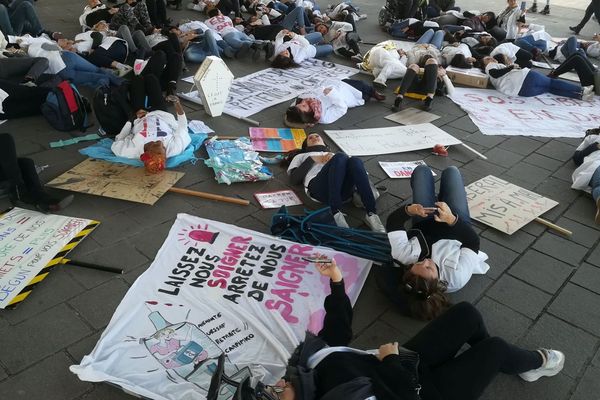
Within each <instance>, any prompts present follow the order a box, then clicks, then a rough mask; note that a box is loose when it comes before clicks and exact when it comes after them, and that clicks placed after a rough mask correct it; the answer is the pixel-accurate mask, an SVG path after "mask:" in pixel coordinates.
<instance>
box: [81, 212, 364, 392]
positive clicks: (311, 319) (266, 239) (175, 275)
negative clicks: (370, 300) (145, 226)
mask: <svg viewBox="0 0 600 400" xmlns="http://www.w3.org/2000/svg"><path fill="white" fill-rule="evenodd" d="M315 252H319V253H321V254H324V255H326V256H327V257H332V258H334V259H335V260H336V262H337V263H338V265H339V266H340V268H341V269H342V271H343V273H344V280H345V284H346V291H347V292H348V295H349V297H350V299H351V301H352V303H354V302H355V301H356V299H357V297H358V294H359V293H360V290H361V288H362V286H363V284H364V282H365V279H366V277H367V274H368V272H369V269H370V266H371V262H370V261H367V260H364V259H360V258H356V257H353V256H349V255H347V254H345V253H340V252H337V251H335V250H332V249H328V248H319V247H314V246H311V245H305V244H298V243H293V242H289V241H286V240H282V239H278V238H275V237H272V236H269V235H265V234H262V233H258V232H255V231H251V230H248V229H242V228H239V227H236V226H233V225H229V224H224V223H221V222H216V221H211V220H208V219H203V218H198V217H194V216H191V215H187V214H179V215H178V217H177V220H176V221H175V223H174V224H173V227H172V228H171V231H170V232H169V235H168V237H167V239H166V241H165V243H164V244H163V246H162V248H161V249H160V250H159V252H158V254H157V256H156V258H155V260H154V262H153V263H152V265H151V266H150V267H149V268H148V270H147V271H146V272H144V273H143V274H142V275H141V276H140V277H139V278H138V279H137V281H136V282H135V283H134V284H133V285H132V286H131V289H130V290H129V291H128V292H127V294H126V295H125V297H124V298H123V300H122V302H121V304H120V305H119V306H118V307H117V310H116V311H115V314H114V315H113V317H112V319H111V321H110V323H109V324H108V326H107V328H106V330H105V331H104V333H103V334H102V337H101V338H100V340H99V342H98V343H97V344H96V347H95V348H94V350H93V351H92V353H91V354H89V355H87V356H85V357H84V358H83V360H82V361H81V363H80V365H74V366H72V367H71V371H72V372H74V373H76V374H77V375H78V376H79V378H80V379H82V380H85V381H92V382H99V381H108V382H110V383H113V384H116V385H119V386H121V387H122V388H124V389H125V390H127V391H130V392H133V393H136V394H138V395H140V396H145V397H148V398H152V399H177V400H180V399H192V398H193V399H204V398H206V394H207V390H208V387H209V384H210V379H211V377H212V374H213V372H214V371H215V369H216V366H217V359H218V357H219V356H220V355H221V354H223V353H224V354H225V356H226V365H225V375H227V376H228V377H231V378H232V379H234V380H241V378H242V377H244V376H251V377H252V382H253V383H255V382H256V381H257V380H258V379H260V380H262V381H263V382H265V383H270V384H272V383H275V382H276V381H277V380H278V379H279V378H280V377H281V376H283V373H284V371H285V364H286V362H287V359H288V357H289V356H290V352H291V351H292V350H293V349H294V348H295V347H296V346H297V345H298V343H299V341H301V340H303V339H304V336H305V331H306V330H307V329H308V330H310V331H313V332H318V330H319V329H320V328H321V327H322V323H323V318H324V314H325V310H324V309H323V301H324V298H325V296H326V295H327V294H328V293H329V292H330V289H329V282H328V279H326V278H325V277H323V276H321V275H320V274H319V273H318V272H317V270H316V268H315V266H314V265H313V263H311V262H308V261H306V260H304V259H303V258H304V257H310V256H311V255H313V254H314V253H315ZM233 391H234V389H233V388H232V387H225V388H224V389H223V391H222V392H221V393H220V396H219V399H229V398H231V396H232V395H233Z"/></svg>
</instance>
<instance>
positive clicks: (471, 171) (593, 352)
mask: <svg viewBox="0 0 600 400" xmlns="http://www.w3.org/2000/svg"><path fill="white" fill-rule="evenodd" d="M468 1H469V3H468V4H465V6H467V7H466V8H471V9H473V8H479V9H482V8H486V7H488V6H489V7H491V5H494V7H495V8H494V10H496V11H499V10H500V7H501V6H502V3H503V2H502V1H500V0H494V1H492V2H485V4H486V5H485V6H481V4H484V3H483V2H481V1H480V2H476V1H474V0H468ZM542 1H543V0H542ZM82 3H84V2H83V0H81V1H72V0H40V1H38V2H37V3H36V7H37V8H38V10H39V14H40V15H41V16H42V19H43V21H44V23H45V25H46V26H47V28H48V29H52V30H61V31H62V32H64V33H68V34H74V33H76V32H77V29H78V28H77V26H76V22H75V21H76V19H77V17H78V16H79V14H80V11H81V9H82V8H83V4H82ZM357 3H358V5H359V6H361V8H362V12H366V13H367V14H368V15H369V17H368V19H367V20H365V21H361V22H360V23H359V31H360V32H361V36H363V39H364V40H365V41H368V42H375V41H379V40H381V39H383V38H385V35H384V34H383V33H382V32H381V31H380V30H379V28H378V27H377V22H376V20H377V11H378V9H379V7H380V6H381V4H380V3H375V2H368V1H361V2H357ZM458 3H459V4H460V3H461V2H460V1H459V2H458ZM555 3H557V4H556V5H553V6H552V15H550V16H549V17H543V16H539V15H536V16H535V18H536V22H537V23H541V24H545V25H546V26H547V27H548V30H549V31H550V32H551V33H552V34H554V35H555V36H567V35H568V28H567V27H568V26H569V25H573V24H574V23H575V22H577V20H578V19H579V18H580V16H581V14H582V11H581V10H580V9H579V10H578V9H568V8H561V7H559V6H558V2H555ZM478 5H479V6H478ZM577 6H578V7H579V8H583V7H584V6H585V4H583V3H582V2H581V1H578V2H577ZM170 14H171V16H173V17H174V18H175V19H179V18H184V17H186V18H189V17H192V16H193V14H192V13H191V12H189V11H181V12H175V11H170ZM595 30H598V24H597V23H596V22H594V21H590V23H589V24H588V26H587V27H586V30H584V31H583V32H582V33H583V34H584V37H586V36H587V37H589V36H590V35H591V34H592V33H593V32H594V31H595ZM335 61H336V62H343V61H342V60H340V59H337V58H336V59H335ZM228 64H229V65H230V68H231V70H232V71H233V73H234V74H235V76H242V75H245V74H248V73H251V72H254V71H256V70H258V69H260V68H264V67H265V65H262V64H261V63H259V64H252V63H247V62H240V61H234V62H228ZM189 68H190V71H189V72H188V74H191V72H192V71H194V70H195V68H196V66H193V65H190V66H189ZM361 76H362V75H361ZM362 77H363V78H361V79H367V78H366V77H364V76H362ZM390 86H393V85H390ZM184 87H186V85H184V84H183V83H182V84H181V88H182V89H183V88H184ZM387 94H388V96H390V97H391V95H392V92H391V88H388V90H387ZM390 102H391V101H389V100H388V102H387V104H385V105H382V104H376V103H370V104H368V105H366V106H365V107H361V108H358V109H353V110H350V112H349V113H348V114H347V115H346V117H344V118H342V119H341V120H340V121H339V122H337V123H335V124H333V128H352V127H359V128H364V127H383V126H392V125H393V123H391V122H389V121H387V120H385V119H383V116H385V115H387V114H389V112H390V111H389V105H390ZM187 106H188V108H187V112H188V115H189V116H190V117H191V118H193V119H201V120H203V121H205V122H206V123H207V124H208V125H209V126H211V127H212V128H213V129H215V130H216V131H217V132H218V133H220V134H224V135H244V134H246V133H247V128H248V127H247V126H246V125H245V124H244V123H242V122H240V121H238V120H236V119H233V118H230V117H227V116H223V117H219V118H210V117H208V116H206V115H205V114H204V112H203V111H201V110H198V108H197V107H196V106H194V105H189V104H188V105H187ZM284 109H285V105H279V106H276V107H272V108H270V109H268V110H266V111H264V112H261V113H259V114H257V115H256V116H254V117H255V118H256V119H258V120H260V121H261V123H262V125H263V126H267V127H268V126H281V124H282V113H283V110H284ZM433 112H434V113H436V114H438V115H440V116H441V118H440V119H438V120H437V121H435V122H434V124H435V125H437V126H440V127H441V128H442V129H444V130H446V131H447V132H449V133H450V134H452V135H454V136H456V137H457V138H459V139H461V140H463V141H464V142H465V143H467V144H469V145H470V146H472V147H474V148H475V149H477V150H478V151H480V152H482V153H484V154H485V155H486V156H487V157H488V160H487V161H483V160H480V159H476V158H474V156H473V155H472V154H471V153H469V152H467V151H466V150H463V149H462V148H452V149H450V157H449V158H441V157H435V156H432V155H430V154H429V152H428V151H420V152H415V153H411V154H398V155H392V156H385V157H371V158H365V163H366V165H367V169H368V171H369V172H370V174H371V175H372V176H373V177H374V178H375V179H376V181H377V182H376V183H377V185H384V186H386V187H387V188H388V191H387V192H386V193H385V194H383V195H382V197H381V199H380V200H379V201H378V206H379V209H380V211H381V214H382V216H383V218H385V217H386V216H387V215H388V214H389V213H390V212H391V211H392V210H394V209H395V208H397V207H398V206H399V205H400V204H401V203H402V202H403V201H404V200H406V199H407V197H408V196H409V193H410V190H409V185H408V182H407V181H406V180H394V181H392V180H389V179H385V177H384V175H383V173H382V171H381V169H380V168H379V167H378V165H377V161H378V160H410V159H425V161H426V162H427V163H428V164H430V165H431V166H432V167H434V168H435V169H436V170H441V169H443V168H445V167H446V166H449V165H456V166H458V167H459V168H460V169H461V171H462V172H463V173H464V176H465V180H466V182H467V183H470V182H472V181H474V180H477V179H479V178H481V177H483V176H485V175H487V174H490V173H492V174H494V175H497V176H500V177H502V178H504V179H506V180H509V181H511V182H513V183H516V184H519V185H522V186H524V187H526V188H527V189H530V190H534V191H536V192H538V193H541V194H543V195H546V196H548V197H550V198H553V199H555V200H556V201H558V202H560V204H559V205H558V206H557V207H555V208H554V209H552V210H551V211H549V212H548V213H547V214H546V215H545V216H544V217H545V218H547V219H549V220H551V221H553V222H556V223H557V224H559V225H561V226H563V227H565V228H568V229H570V230H572V231H573V236H572V237H571V238H570V239H565V238H564V237H562V236H559V235H557V234H555V233H553V232H552V231H549V230H547V229H546V228H545V227H544V226H542V225H540V224H537V223H531V224H529V225H527V226H525V227H524V228H523V229H521V230H520V231H518V232H516V233H515V234H514V235H512V236H507V235H504V234H501V233H499V232H497V231H495V230H494V229H491V228H487V227H485V226H483V225H480V224H476V227H477V230H478V231H479V232H480V233H481V237H482V249H483V250H484V251H485V252H487V253H488V254H489V256H490V265H491V269H490V271H489V272H488V274H487V275H485V276H475V277H474V278H473V279H472V280H471V281H470V282H469V284H468V285H467V287H466V288H464V289H463V290H461V291H460V292H459V293H458V294H456V295H453V296H452V298H453V300H454V301H459V300H467V301H471V302H473V303H475V304H476V305H477V307H478V308H479V309H480V310H481V311H482V312H483V315H484V317H485V321H486V322H487V323H488V325H489V327H490V331H491V332H492V333H493V334H496V335H500V336H503V337H505V338H507V339H509V340H512V341H515V342H517V343H520V344H522V345H526V346H531V347H533V348H535V347H537V346H544V347H552V348H557V349H561V350H562V351H564V352H565V354H566V357H567V358H566V364H565V368H564V370H563V372H562V373H561V374H559V375H558V376H556V377H553V378H550V379H548V378H543V379H541V380H539V381H538V382H535V383H525V382H523V381H521V380H519V379H518V378H515V377H510V376H499V377H498V378H497V379H496V380H495V382H494V383H493V384H492V385H491V386H490V387H489V389H488V390H487V392H486V393H485V395H484V396H483V398H484V399H486V400H505V399H506V400H508V399H511V400H514V399H547V400H567V399H574V400H575V399H577V400H579V399H588V400H589V399H598V398H600V395H598V393H600V380H599V379H598V377H599V376H600V351H599V347H600V247H598V242H599V241H600V229H598V227H597V226H595V225H594V223H593V215H594V211H595V210H594V205H593V204H592V201H591V200H590V198H589V197H588V196H587V195H585V194H583V193H581V192H576V191H573V190H571V189H570V176H571V172H572V170H573V165H572V163H571V162H570V156H571V154H572V152H573V150H574V148H575V147H576V145H577V144H578V142H579V140H577V139H554V140H549V139H546V138H537V137H536V138H530V137H504V136H483V135H482V134H481V133H479V132H478V129H477V127H476V126H475V125H473V123H472V122H471V121H470V119H469V118H468V117H467V116H466V115H465V113H464V112H463V111H462V110H460V109H459V108H458V107H457V106H456V105H454V104H453V103H452V102H451V101H450V100H448V99H444V98H441V99H436V101H435V102H434V106H433ZM0 129H1V130H2V131H6V132H12V133H13V134H14V136H15V138H16V141H17V145H18V150H19V153H20V154H25V155H28V156H31V157H32V158H33V159H34V160H36V162H37V163H38V164H39V165H46V164H47V165H49V168H48V169H46V170H45V171H44V172H43V173H42V178H43V179H44V180H50V179H52V178H54V177H56V176H58V175H59V174H61V173H63V172H64V171H66V170H67V169H69V168H71V167H72V166H74V165H76V164H77V163H79V162H81V161H82V160H83V159H84V157H82V156H81V155H80V154H79V153H78V152H77V150H78V148H80V147H83V146H84V144H83V145H74V146H68V147H64V148H60V149H52V150H50V148H49V145H48V143H49V142H50V141H54V140H58V139H67V138H69V135H67V134H64V133H59V132H56V131H54V130H52V129H51V128H50V127H49V126H48V125H47V123H46V122H45V121H44V120H43V119H42V118H41V117H40V118H29V119H23V120H16V121H9V122H7V123H6V124H4V125H3V126H2V127H1V128H0ZM317 130H319V129H317ZM179 170H181V171H184V172H185V173H186V175H185V177H184V178H183V179H182V181H181V182H180V183H179V184H178V185H179V186H184V187H187V188H190V189H194V190H202V191H208V192H217V193H222V194H225V195H234V194H240V195H242V196H243V197H245V198H248V199H252V193H254V192H256V191H261V190H268V189H276V188H277V189H278V188H286V187H287V186H288V185H287V182H286V178H285V174H284V171H283V170H281V169H280V168H278V167H275V168H274V172H275V177H274V179H273V180H272V181H270V182H267V183H253V184H235V185H232V186H224V185H218V184H217V183H216V182H215V180H214V176H213V173H212V171H211V170H209V169H208V168H206V167H204V166H202V165H201V164H197V165H187V166H185V167H182V168H179ZM7 206H8V202H7V200H6V199H1V200H0V207H1V208H5V207H7ZM179 212H186V213H190V214H194V215H198V216H202V217H208V218H212V219H216V220H219V221H224V222H228V223H232V224H236V225H239V226H242V227H245V228H250V229H255V230H258V231H261V232H268V223H269V219H270V214H271V213H270V212H269V211H263V210H260V208H259V207H258V206H257V204H256V203H255V201H254V200H252V204H251V205H250V206H248V207H242V206H235V205H229V204H222V203H214V202H210V201H203V200H200V199H195V198H190V197H185V196H180V195H176V194H172V193H169V194H167V195H166V196H164V197H163V198H162V199H161V200H159V201H158V202H157V203H156V204H155V205H154V206H152V207H150V206H145V205H139V204H134V203H129V202H125V201H117V200H111V199H107V198H101V197H94V196H88V195H81V194H77V195H76V198H75V201H74V203H73V204H72V205H71V206H70V207H69V208H68V209H67V210H66V214H68V215H72V216H80V217H87V218H94V219H98V220H100V221H102V224H101V225H100V227H99V228H98V229H97V230H96V231H95V232H94V233H93V234H92V235H91V236H90V237H88V238H87V239H86V240H85V241H84V242H83V243H82V244H81V245H80V246H79V247H77V248H76V250H75V251H74V257H76V258H77V259H81V260H83V261H94V262H97V263H102V264H106V265H110V266H117V267H122V268H124V270H125V274H124V275H122V276H114V275H111V274H107V273H103V272H95V271H91V270H85V269H74V268H68V267H64V268H59V269H57V270H55V271H54V272H52V273H51V274H50V275H49V277H48V278H47V279H45V280H44V282H43V283H42V284H41V285H39V286H38V287H37V288H36V289H35V290H34V291H33V294H32V295H31V296H30V297H29V298H28V299H27V300H26V301H25V302H24V303H22V304H21V305H20V306H19V307H18V308H16V309H14V310H10V311H2V312H1V313H0V349H1V350H0V399H11V400H12V399H28V400H29V399H32V400H34V399H45V400H54V399H56V400H70V399H89V400H91V399H127V398H131V397H130V396H129V395H127V394H125V393H123V392H122V391H120V390H119V389H115V388H113V387H111V386H109V385H107V384H92V383H88V382H82V381H79V380H78V379H77V378H76V377H75V375H73V374H71V373H70V372H69V371H68V366H69V365H71V364H73V363H77V362H79V360H81V358H82V356H83V355H85V354H88V353H89V352H90V351H91V350H92V348H93V346H94V344H95V343H96V341H97V340H98V338H99V336H100V334H101V332H102V330H103V329H104V327H105V326H106V324H107V323H108V321H109V319H110V317H111V315H112V313H113V311H114V309H115V308H116V306H117V305H118V303H119V301H120V300H121V298H122V297H123V295H124V294H125V292H126V291H127V289H128V288H129V287H130V285H131V284H132V283H133V281H134V280H135V279H136V278H137V277H138V276H139V275H140V274H141V273H143V272H144V271H145V269H146V268H147V267H148V265H149V264H150V263H151V261H152V259H153V258H154V256H155V254H156V252H157V250H158V249H159V247H160V245H161V244H162V242H163V240H164V239H165V237H166V234H167V232H168V230H169V228H170V226H171V224H172V222H173V221H174V218H175V216H176V214H177V213H179ZM348 212H349V213H350V223H351V224H352V225H354V226H358V225H359V224H360V223H361V222H360V219H359V216H360V214H359V213H358V212H357V211H356V210H351V209H349V210H348ZM355 311H356V313H355V321H354V328H355V335H356V337H355V340H354V345H356V346H359V347H360V346H365V347H367V348H373V347H375V346H378V345H379V344H381V343H384V342H387V341H390V340H397V341H400V342H402V341H403V340H405V339H407V338H408V337H410V336H411V335H412V334H413V333H415V332H416V331H417V330H418V329H419V328H420V327H421V323H418V322H415V321H413V320H410V319H408V318H405V317H403V316H401V315H399V314H398V313H397V312H396V311H395V310H394V307H393V306H392V305H391V304H390V303H389V302H388V301H387V300H386V298H384V296H383V295H382V294H380V293H379V292H378V290H377V286H376V284H375V281H374V279H373V276H370V277H369V279H368V281H367V283H366V285H365V287H364V289H363V292H362V294H361V296H360V298H359V300H358V303H357V305H356V307H355Z"/></svg>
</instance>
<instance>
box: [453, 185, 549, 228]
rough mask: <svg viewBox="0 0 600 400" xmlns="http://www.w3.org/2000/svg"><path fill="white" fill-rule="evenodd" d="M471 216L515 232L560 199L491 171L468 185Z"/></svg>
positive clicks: (494, 226)
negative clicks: (554, 198) (516, 183)
mask: <svg viewBox="0 0 600 400" xmlns="http://www.w3.org/2000/svg"><path fill="white" fill-rule="evenodd" d="M465 190H466V192H467V201H468V202H469V213H470V214H471V218H473V219H474V220H476V221H479V222H481V223H483V224H486V225H489V226H491V227H492V228H496V229H498V230H499V231H502V232H504V233H507V234H509V235H512V234H513V233H515V232H516V231H518V230H519V229H521V228H522V227H523V226H525V225H526V224H528V223H529V222H531V221H533V220H534V219H535V218H537V217H539V216H540V215H542V214H543V213H545V212H546V211H548V210H550V209H551V208H553V207H554V206H556V205H557V204H558V203H557V202H556V201H554V200H551V199H548V198H546V197H544V196H542V195H540V194H537V193H534V192H532V191H529V190H527V189H524V188H522V187H520V186H517V185H513V184H512V183H509V182H507V181H504V180H502V179H500V178H497V177H495V176H493V175H488V176H486V177H485V178H482V179H480V180H478V181H476V182H473V183H471V184H470V185H469V186H467V187H466V188H465Z"/></svg>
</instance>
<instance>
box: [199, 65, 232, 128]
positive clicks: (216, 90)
mask: <svg viewBox="0 0 600 400" xmlns="http://www.w3.org/2000/svg"><path fill="white" fill-rule="evenodd" d="M232 83H233V74H232V73H231V71H230V70H229V68H227V65H226V64H225V62H224V61H223V60H221V59H220V58H219V57H216V56H208V57H206V59H205V60H204V61H203V62H202V65H200V68H198V71H196V74H195V75H194V84H195V85H196V87H197V88H198V95H199V96H200V98H201V99H202V104H203V105H204V109H205V110H206V112H207V113H208V114H209V115H210V116H211V117H218V116H219V115H221V114H222V113H223V109H224V108H225V102H226V101H227V97H228V96H229V90H230V89H231V84H232Z"/></svg>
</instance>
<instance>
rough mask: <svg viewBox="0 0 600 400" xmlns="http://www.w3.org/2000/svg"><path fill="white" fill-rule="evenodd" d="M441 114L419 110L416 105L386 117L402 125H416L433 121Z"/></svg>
mask: <svg viewBox="0 0 600 400" xmlns="http://www.w3.org/2000/svg"><path fill="white" fill-rule="evenodd" d="M439 117H440V116H439V115H435V114H432V113H430V112H427V111H423V110H419V109H416V108H414V107H409V108H407V109H404V110H402V111H398V112H397V113H394V114H390V115H387V116H386V117H385V119H389V120H390V121H394V122H397V123H399V124H402V125H416V124H426V123H428V122H433V121H435V120H436V119H438V118H439Z"/></svg>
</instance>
